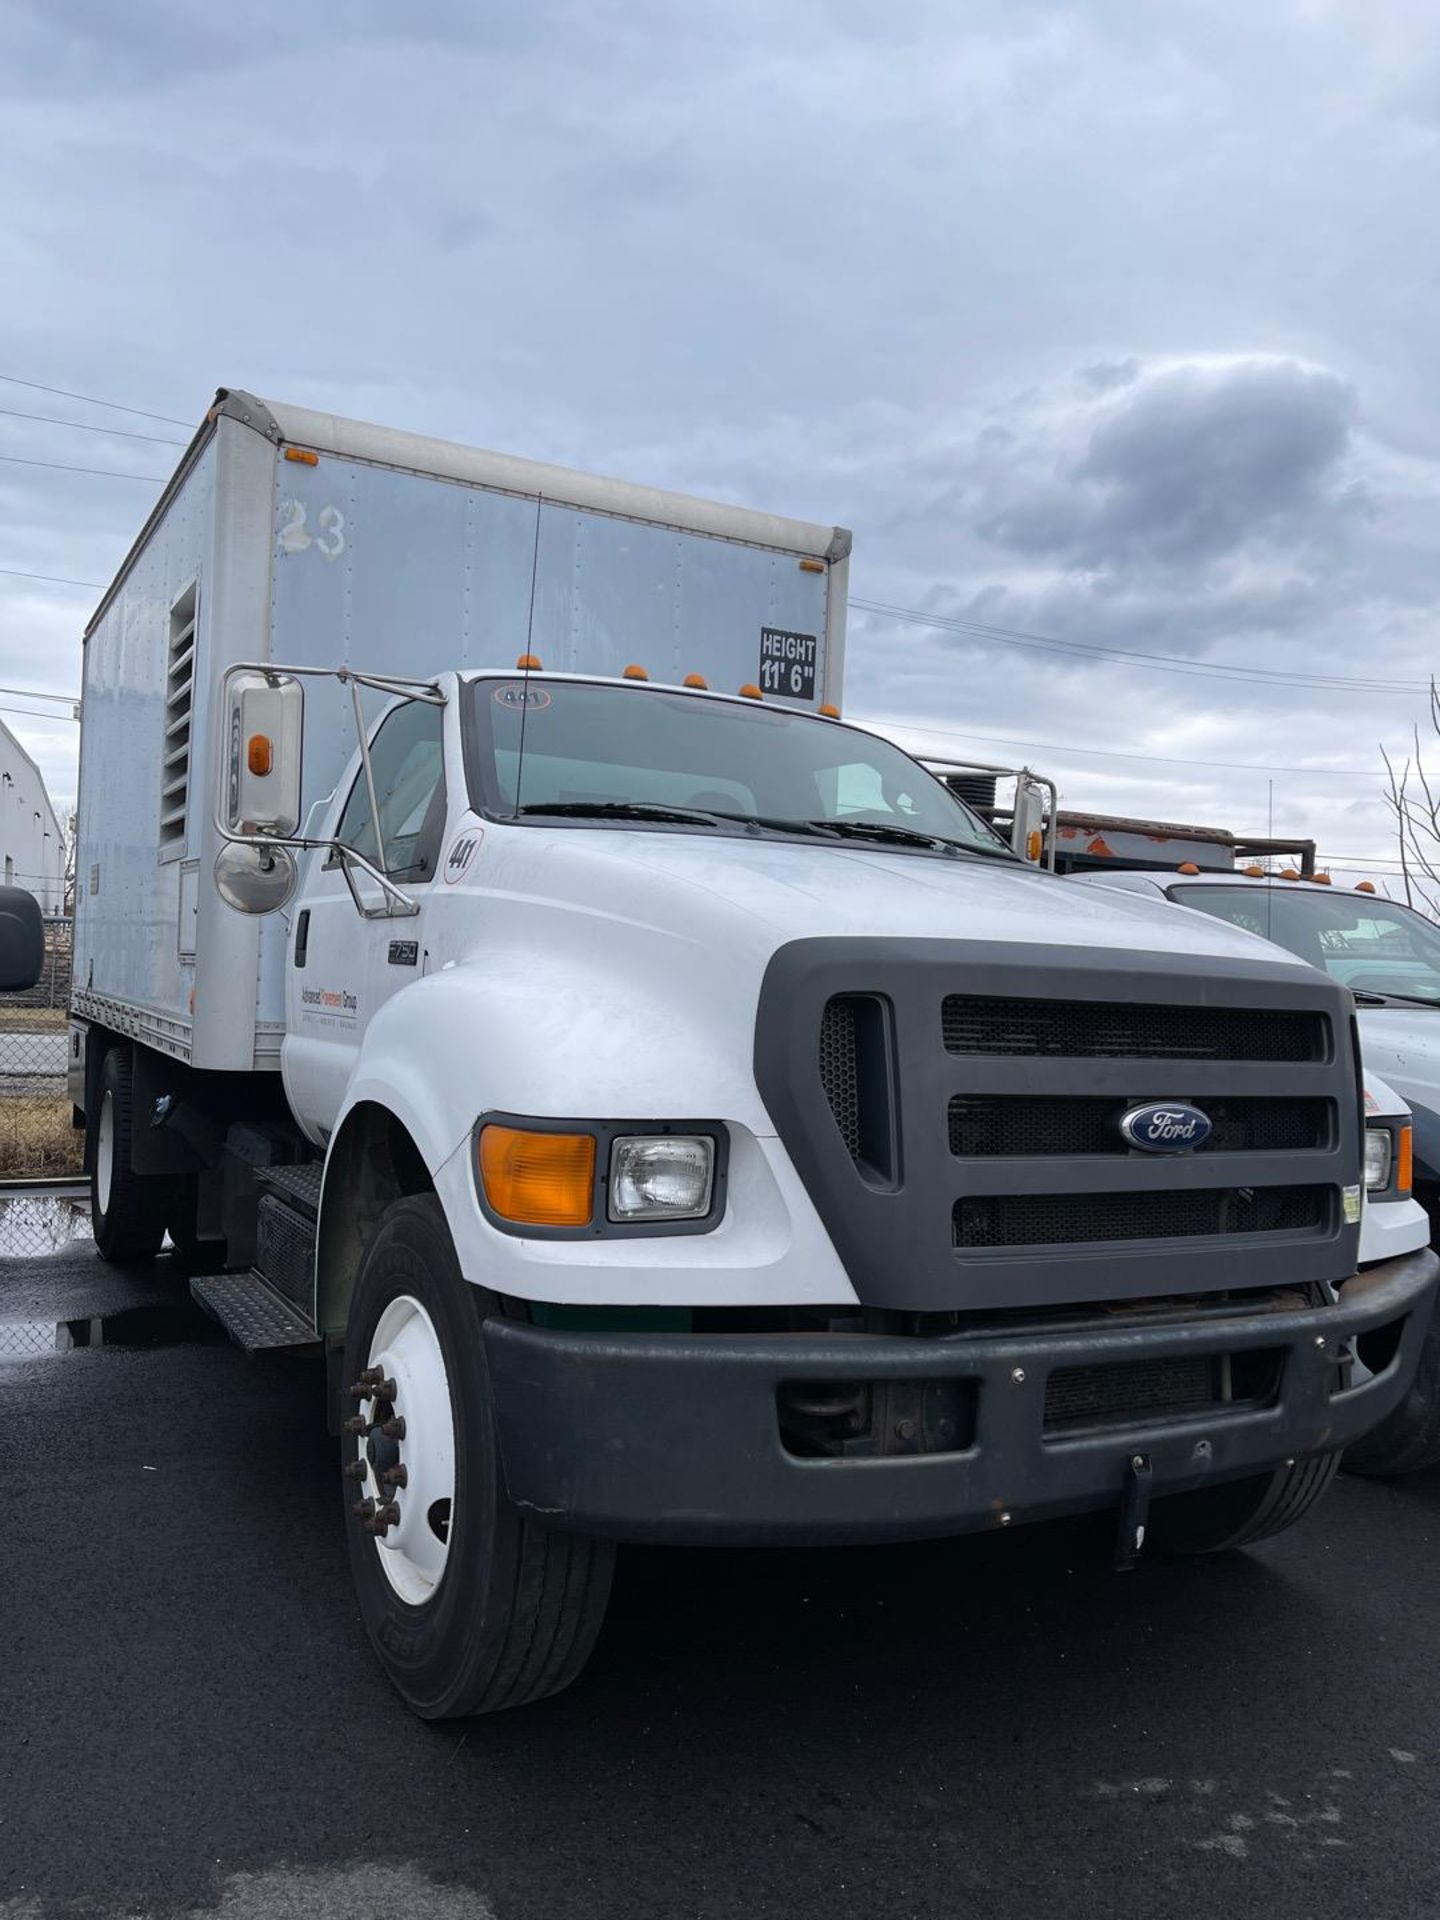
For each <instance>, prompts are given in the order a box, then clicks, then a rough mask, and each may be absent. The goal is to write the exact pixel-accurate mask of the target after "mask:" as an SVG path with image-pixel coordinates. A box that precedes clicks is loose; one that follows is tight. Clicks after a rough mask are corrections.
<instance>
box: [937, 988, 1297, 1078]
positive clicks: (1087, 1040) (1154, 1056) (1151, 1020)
mask: <svg viewBox="0 0 1440 1920" xmlns="http://www.w3.org/2000/svg"><path fill="white" fill-rule="evenodd" d="M943 1021H944V1037H945V1046H946V1049H947V1051H949V1052H950V1053H989V1054H1031V1055H1040V1056H1042V1057H1048V1058H1052V1059H1053V1058H1064V1059H1072V1060H1073V1059H1108V1060H1258V1061H1288V1060H1327V1059H1328V1058H1329V1057H1330V1055H1329V1047H1328V1044H1327V1042H1328V1037H1329V1036H1328V1022H1327V1021H1326V1019H1325V1017H1324V1015H1323V1014H1318V1013H1298V1012H1294V1011H1291V1010H1288V1009H1276V1010H1275V1011H1273V1012H1272V1011H1269V1010H1262V1009H1261V1008H1258V1007H1255V1008H1250V1007H1197V1006H1169V1007H1166V1006H1155V1007H1147V1006H1137V1005H1134V1004H1129V1003H1126V1002H1123V1001H1114V1002H1111V1001H1108V1000H1069V1001H1066V1000H1059V1001H1056V1000H1011V999H1000V998H998V997H996V998H991V997H989V996H982V995H979V994H959V993H952V994H947V996H946V999H945V1006H944V1011H943Z"/></svg>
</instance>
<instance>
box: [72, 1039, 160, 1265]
mask: <svg viewBox="0 0 1440 1920" xmlns="http://www.w3.org/2000/svg"><path fill="white" fill-rule="evenodd" d="M133 1080H134V1063H133V1061H132V1059H131V1055H130V1049H129V1048H128V1047H126V1046H115V1047H111V1049H110V1051H109V1052H108V1053H107V1054H106V1055H105V1060H104V1063H103V1065H102V1066H101V1069H100V1084H99V1088H98V1099H97V1101H96V1105H95V1111H94V1115H93V1119H92V1118H90V1116H87V1127H86V1140H85V1150H86V1158H87V1159H88V1161H89V1164H90V1221H91V1226H92V1228H93V1231H94V1234H95V1245H96V1247H97V1248H98V1249H99V1252H100V1256H101V1258H102V1259H104V1260H109V1261H112V1262H114V1263H116V1264H117V1265H126V1264H128V1263H130V1262H134V1261H141V1260H153V1259H154V1257H155V1255H156V1254H157V1253H158V1252H159V1251H160V1242H161V1240H162V1239H163V1238H164V1237H165V1214H166V1209H167V1206H168V1204H169V1191H168V1187H167V1183H166V1182H165V1181H164V1180H162V1179H157V1178H156V1177H154V1176H153V1175H147V1174H141V1173H136V1172H135V1170H134V1168H133V1167H132V1166H131V1164H130V1140H131V1135H132V1132H133V1130H134V1126H135V1107H134V1092H133Z"/></svg>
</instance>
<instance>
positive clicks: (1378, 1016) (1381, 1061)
mask: <svg viewBox="0 0 1440 1920" xmlns="http://www.w3.org/2000/svg"><path fill="white" fill-rule="evenodd" d="M1359 1025H1360V1052H1361V1054H1362V1055H1363V1057H1364V1061H1365V1071H1366V1073H1367V1075H1368V1074H1370V1073H1372V1072H1373V1073H1378V1074H1383V1075H1384V1077H1385V1079H1386V1080H1387V1081H1388V1082H1389V1083H1390V1085H1391V1086H1392V1087H1393V1088H1394V1089H1395V1091H1396V1093H1398V1094H1399V1095H1400V1097H1401V1098H1402V1099H1403V1100H1406V1101H1408V1102H1409V1104H1410V1108H1411V1111H1412V1113H1413V1115H1414V1119H1415V1153H1416V1157H1417V1159H1418V1160H1419V1161H1420V1162H1421V1163H1422V1164H1423V1165H1424V1166H1425V1167H1426V1168H1427V1169H1428V1171H1429V1172H1430V1173H1431V1175H1432V1176H1440V1007H1435V1008H1433V1009H1431V1008H1429V1007H1362V1008H1361V1009H1360V1011H1359Z"/></svg>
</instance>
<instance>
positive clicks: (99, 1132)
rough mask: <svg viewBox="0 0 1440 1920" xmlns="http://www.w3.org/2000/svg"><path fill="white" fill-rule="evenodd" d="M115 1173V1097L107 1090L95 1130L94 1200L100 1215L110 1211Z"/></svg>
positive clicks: (101, 1102)
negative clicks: (96, 1202) (111, 1190)
mask: <svg viewBox="0 0 1440 1920" xmlns="http://www.w3.org/2000/svg"><path fill="white" fill-rule="evenodd" d="M114 1173H115V1096H114V1094H113V1093H111V1092H110V1091H109V1089H108V1088H107V1089H106V1091H105V1093H104V1095H103V1096H102V1098H101V1101H100V1125H99V1126H98V1127H97V1128H96V1130H95V1198H96V1200H97V1201H98V1202H99V1206H100V1211H101V1213H108V1212H109V1211H110V1182H111V1180H112V1179H113V1177H114Z"/></svg>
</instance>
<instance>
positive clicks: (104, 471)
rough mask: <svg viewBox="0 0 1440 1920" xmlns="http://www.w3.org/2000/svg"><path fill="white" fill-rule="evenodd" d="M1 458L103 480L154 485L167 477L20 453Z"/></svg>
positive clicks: (15, 463) (0, 455)
mask: <svg viewBox="0 0 1440 1920" xmlns="http://www.w3.org/2000/svg"><path fill="white" fill-rule="evenodd" d="M0 460H8V461H9V462H10V464H11V465H12V466H16V467H49V468H50V470H51V472H52V473H94V474H98V475H99V477H100V478H101V479H102V480H143V481H145V483H146V484H147V486H152V487H160V486H163V485H164V484H165V478H166V476H165V475H164V474H163V473H120V472H118V471H117V470H116V469H115V468H114V467H67V466H66V465H64V463H63V462H62V461H59V460H22V459H21V458H20V455H19V454H18V453H0Z"/></svg>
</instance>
